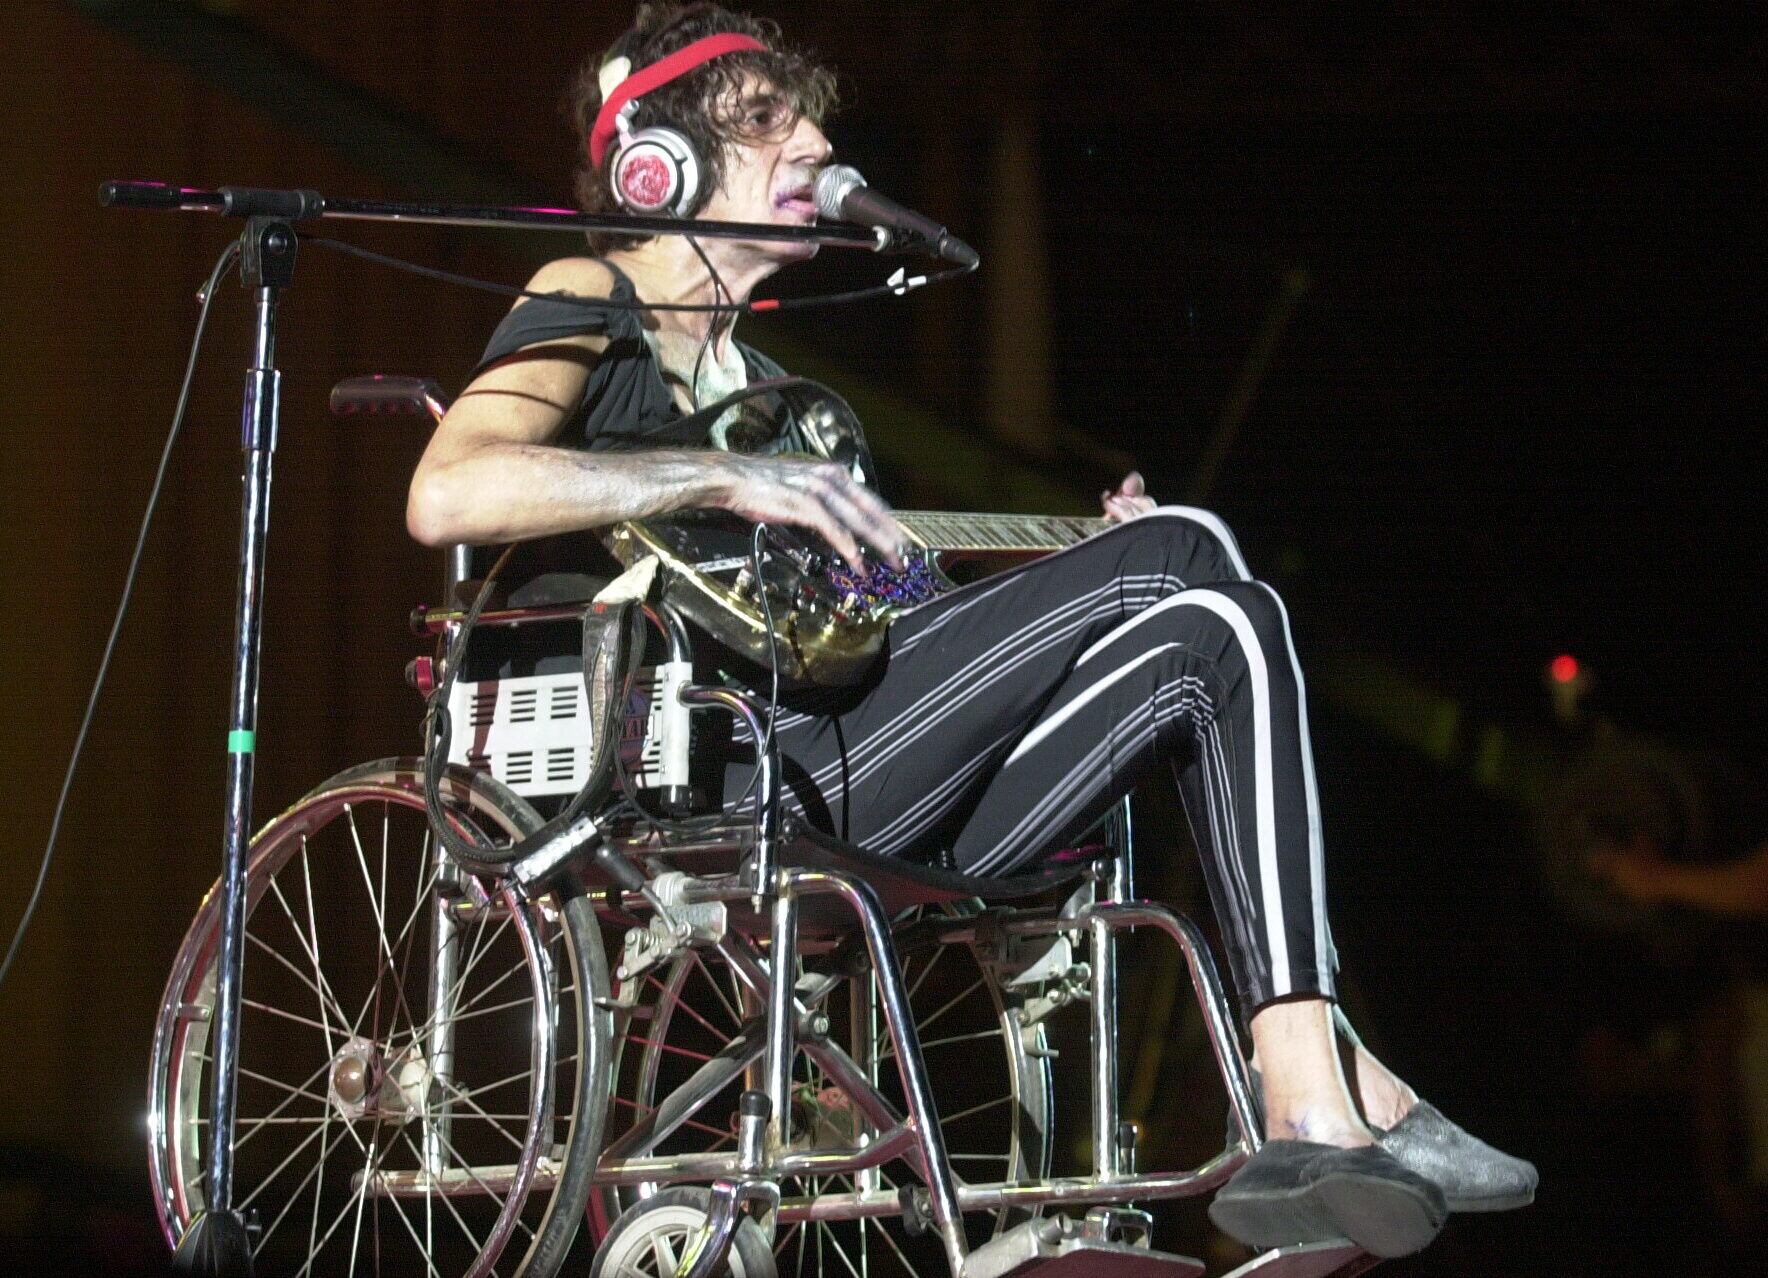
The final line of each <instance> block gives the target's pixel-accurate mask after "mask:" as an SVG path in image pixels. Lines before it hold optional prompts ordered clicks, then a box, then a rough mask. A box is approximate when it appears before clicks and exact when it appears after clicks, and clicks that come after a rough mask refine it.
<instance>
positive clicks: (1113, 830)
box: [1087, 798, 1131, 1182]
mask: <svg viewBox="0 0 1768 1278" xmlns="http://www.w3.org/2000/svg"><path fill="white" fill-rule="evenodd" d="M1106 830H1107V834H1106V839H1107V841H1108V842H1109V843H1110V845H1111V849H1112V853H1111V860H1110V862H1109V864H1108V866H1106V867H1105V873H1104V875H1103V876H1101V877H1100V878H1098V879H1096V880H1095V887H1094V892H1095V897H1094V900H1095V902H1097V901H1098V900H1099V899H1100V897H1101V896H1102V897H1103V899H1104V900H1105V901H1107V902H1110V903H1112V904H1116V903H1119V902H1122V901H1124V900H1126V899H1128V898H1127V897H1126V896H1124V895H1123V893H1124V891H1125V890H1126V888H1128V886H1129V884H1130V875H1131V868H1130V851H1131V850H1130V814H1129V800H1128V799H1127V798H1126V799H1124V800H1123V802H1122V803H1121V804H1119V805H1118V807H1117V810H1116V811H1114V812H1113V813H1112V814H1111V817H1110V820H1109V822H1108V824H1107V826H1106ZM1087 932H1088V935H1089V938H1090V940H1091V942H1092V968H1091V977H1090V980H1091V986H1092V990H1091V994H1092V999H1091V1003H1092V1035H1091V1038H1090V1040H1089V1043H1088V1056H1087V1059H1088V1064H1089V1066H1090V1068H1091V1072H1092V1082H1093V1089H1092V1090H1093V1105H1092V1135H1093V1175H1094V1176H1095V1177H1097V1178H1098V1179H1099V1180H1100V1181H1101V1182H1110V1181H1113V1180H1116V1179H1117V1177H1118V1176H1119V1174H1121V1173H1122V1171H1123V1167H1122V1159H1121V1157H1120V1154H1121V1151H1120V1149H1119V1148H1118V1133H1117V1116H1118V1105H1117V1102H1118V1095H1117V934H1116V932H1115V931H1114V930H1113V929H1112V927H1111V924H1110V923H1109V922H1107V921H1106V920H1105V919H1103V918H1101V917H1099V916H1097V915H1094V916H1093V917H1092V918H1090V919H1089V920H1088V923H1087Z"/></svg>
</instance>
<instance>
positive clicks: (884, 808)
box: [776, 507, 1335, 1013]
mask: <svg viewBox="0 0 1768 1278" xmlns="http://www.w3.org/2000/svg"><path fill="white" fill-rule="evenodd" d="M776 732H777V734H778V737H779V741H780V747H781V753H782V756H783V758H784V761H785V762H784V768H783V771H784V777H785V786H786V795H787V802H788V804H789V806H791V807H792V808H794V809H796V810H798V811H800V812H802V813H803V814H805V815H806V816H807V817H808V818H809V819H810V820H811V821H813V822H814V823H815V824H817V825H820V826H823V827H825V828H827V829H829V830H831V831H832V832H834V833H838V834H841V835H842V836H844V837H845V838H847V839H849V840H851V841H853V842H855V843H859V844H861V845H863V846H865V847H868V848H870V849H872V850H873V851H876V852H881V853H885V854H890V855H899V856H906V857H913V858H917V859H932V857H933V855H934V854H935V853H936V852H937V851H938V850H939V849H942V848H944V849H949V850H950V852H951V853H952V855H953V856H954V857H955V859H956V862H957V864H958V866H959V867H960V868H962V869H964V870H967V871H970V872H973V873H982V874H1005V873H1009V872H1011V871H1014V870H1016V869H1020V868H1023V867H1025V866H1026V865H1027V864H1028V863H1030V862H1033V861H1034V860H1035V859H1036V858H1038V857H1039V856H1041V855H1044V854H1047V853H1049V852H1051V851H1053V850H1055V849H1058V848H1061V847H1064V846H1067V845H1068V844H1069V843H1070V842H1071V841H1072V840H1074V839H1075V838H1077V837H1078V836H1079V835H1080V834H1081V833H1082V832H1084V831H1085V830H1086V829H1087V828H1088V827H1089V826H1090V825H1092V824H1093V823H1094V822H1095V821H1096V820H1097V819H1098V818H1099V817H1100V816H1101V815H1102V814H1103V813H1104V812H1105V811H1106V810H1107V809H1108V808H1109V807H1110V806H1111V805H1112V804H1113V803H1115V802H1116V801H1117V800H1119V799H1120V798H1122V797H1123V795H1124V794H1126V793H1128V791H1129V790H1130V788H1131V787H1132V786H1133V785H1134V784H1135V782H1136V780H1137V778H1138V777H1139V776H1141V775H1142V774H1144V773H1145V772H1146V771H1147V769H1148V767H1149V765H1151V764H1154V763H1157V762H1162V761H1164V762H1166V763H1169V764H1170V765H1171V767H1172V770H1173V773H1174V775H1175V777H1176V778H1177V781H1178V784H1179V787H1180V790H1181V793H1182V796H1183V799H1184V803H1185V810H1186V812H1187V814H1188V815H1189V817H1190V821H1191V828H1192V833H1193V835H1194V836H1195V841H1196V843H1197V846H1198V848H1199V849H1200V851H1201V852H1202V855H1203V863H1204V869H1205V871H1206V876H1207V879H1208V882H1209V888H1210V893H1211V897H1212V899H1213V901H1214V905H1215V909H1216V911H1217V914H1218V916H1219V918H1220V922H1221V927H1222V932H1223V935H1224V937H1225V938H1226V940H1227V944H1228V947H1229V958H1230V961H1231V963H1232V966H1233V972H1234V977H1235V982H1236V985H1237V987H1238V989H1239V992H1240V996H1241V1000H1242V1003H1243V1005H1244V1007H1245V1008H1246V1010H1247V1011H1248V1012H1249V1013H1250V1012H1251V1011H1252V1010H1253V1009H1256V1008H1257V1007H1259V1006H1262V1005H1263V1004H1265V1003H1268V1002H1270V1001H1271V1000H1273V999H1278V998H1282V997H1284V996H1286V995H1291V994H1298V993H1314V992H1317V993H1321V994H1325V995H1327V996H1328V997H1330V996H1331V995H1332V992H1333V985H1332V973H1333V969H1334V966H1335V965H1334V960H1333V955H1332V944H1331V938H1330V935H1329V932H1328V930H1327V925H1326V914H1325V888H1324V883H1323V878H1322V849H1321V840H1320V818H1319V805H1318V802H1317V800H1316V795H1315V789H1314V769H1313V759H1312V757H1311V754H1310V749H1309V745H1308V723H1307V702H1306V696H1305V693H1304V690H1303V687H1302V677H1301V668H1300V666H1299V664H1298V663H1297V661H1296V658H1295V652H1294V648H1293V646H1292V644H1291V642H1290V637H1289V625H1288V619H1287V616H1286V614H1285V613H1284V609H1283V604H1282V601H1281V600H1279V599H1278V597H1277V595H1276V593H1275V592H1274V591H1272V590H1271V588H1270V587H1269V586H1266V585H1264V584H1263V583H1262V582H1256V581H1253V580H1251V579H1250V574H1249V573H1248V572H1247V571H1246V565H1245V563H1244V561H1243V560H1242V559H1241V557H1240V551H1239V548H1238V547H1237V546H1236V545H1235V543H1234V538H1233V534H1231V533H1230V532H1229V531H1228V529H1227V527H1226V526H1225V525H1224V524H1223V523H1222V522H1221V521H1220V520H1219V519H1217V518H1216V517H1215V516H1213V515H1211V514H1209V513H1207V512H1205V511H1200V510H1193V509H1189V508H1185V507H1163V508H1161V509H1160V510H1158V511H1156V512H1154V513H1152V514H1149V515H1146V516H1143V517H1141V518H1139V519H1135V520H1132V521H1130V522H1129V523H1127V524H1122V525H1119V526H1116V527H1114V528H1112V529H1110V530H1108V531H1106V532H1103V533H1100V534H1098V535H1097V536H1095V537H1092V538H1090V539H1088V540H1087V541H1085V542H1083V543H1081V544H1080V545H1077V546H1073V547H1070V548H1069V549H1067V550H1064V551H1062V552H1060V553H1058V554H1054V555H1050V556H1048V557H1047V558H1044V559H1040V560H1038V561H1036V562H1035V563H1031V564H1027V565H1025V566H1024V567H1021V568H1018V569H1015V570H1014V571H1012V572H1009V573H1005V574H1002V575H1000V576H997V577H991V578H988V579H987V580H985V581H982V582H979V583H977V584H976V585H973V586H969V587H966V588H964V589H962V590H958V591H955V592H953V593H951V594H948V595H945V596H943V597H941V598H939V599H937V600H935V601H934V602H932V603H929V604H927V605H924V606H923V607H921V608H919V609H917V610H915V611H914V612H912V613H910V614H908V615H907V616H905V617H903V618H901V619H900V620H898V621H897V622H896V623H895V624H894V625H893V626H892V627H891V630H890V637H889V651H888V656H887V665H886V666H885V669H884V671H883V673H882V675H881V677H880V678H879V679H878V680H877V682H876V683H875V684H874V685H872V686H871V687H870V688H869V689H868V690H866V691H865V692H863V694H861V695H860V696H859V697H858V698H857V700H856V701H854V702H853V703H852V704H850V705H848V706H845V707H844V708H842V709H841V710H840V711H839V712H838V713H792V712H789V711H782V713H781V714H780V716H779V718H778V720H777V722H776Z"/></svg>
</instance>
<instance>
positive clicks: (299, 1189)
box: [238, 1128, 327, 1256]
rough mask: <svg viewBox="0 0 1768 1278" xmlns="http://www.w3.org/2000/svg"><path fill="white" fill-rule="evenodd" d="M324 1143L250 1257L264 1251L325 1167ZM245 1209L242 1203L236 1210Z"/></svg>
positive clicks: (254, 1191)
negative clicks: (265, 1245)
mask: <svg viewBox="0 0 1768 1278" xmlns="http://www.w3.org/2000/svg"><path fill="white" fill-rule="evenodd" d="M315 1135H319V1136H323V1135H324V1129H323V1128H321V1129H320V1131H319V1132H316V1133H315ZM326 1143H327V1142H326V1141H324V1140H323V1139H322V1140H321V1141H320V1144H319V1158H318V1160H317V1161H315V1162H314V1164H313V1166H312V1167H311V1168H309V1169H308V1171H307V1174H306V1175H305V1176H303V1177H301V1183H300V1184H298V1185H296V1186H295V1188H294V1192H293V1193H291V1194H290V1195H289V1199H288V1201H287V1202H286V1203H284V1204H283V1206H282V1210H281V1211H279V1212H277V1213H276V1219H275V1220H273V1221H271V1222H270V1225H269V1227H268V1228H266V1229H265V1230H264V1232H263V1233H261V1234H259V1235H258V1243H257V1246H255V1247H253V1248H252V1255H254V1256H256V1255H257V1254H258V1253H259V1252H260V1251H262V1250H263V1249H264V1244H265V1243H266V1242H268V1241H270V1235H271V1234H273V1233H275V1232H276V1227H277V1226H278V1225H280V1224H282V1222H283V1218H284V1217H285V1216H287V1215H288V1214H289V1212H291V1211H293V1210H294V1207H295V1204H296V1203H298V1202H300V1201H301V1195H302V1193H304V1192H305V1191H306V1189H307V1186H308V1184H309V1183H311V1182H312V1180H313V1178H314V1177H316V1176H318V1175H319V1173H320V1171H321V1170H322V1169H323V1168H324V1167H325V1149H326ZM296 1152H297V1153H298V1152H299V1151H298V1150H297V1151H296ZM269 1183H270V1182H269V1181H268V1180H266V1181H264V1182H263V1183H262V1184H260V1185H259V1186H258V1189H262V1188H264V1185H268V1184H269ZM252 1193H253V1196H254V1197H255V1196H256V1194H257V1190H253V1191H252ZM246 1201H247V1202H250V1201H251V1200H250V1199H249V1198H248V1199H247V1200H246ZM313 1201H314V1202H315V1203H317V1202H318V1201H319V1191H318V1190H314V1199H313ZM245 1209H246V1204H245V1203H243V1202H242V1203H241V1204H240V1205H239V1208H238V1210H240V1211H242V1212H243V1211H244V1210H245Z"/></svg>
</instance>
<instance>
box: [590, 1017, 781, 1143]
mask: <svg viewBox="0 0 1768 1278" xmlns="http://www.w3.org/2000/svg"><path fill="white" fill-rule="evenodd" d="M766 1046H767V1042H766V1037H765V1035H764V1033H763V1026H762V1024H761V1021H760V1018H757V1019H755V1020H753V1021H750V1022H749V1023H748V1024H746V1025H744V1026H743V1027H742V1028H741V1029H739V1030H738V1031H737V1032H736V1034H735V1035H734V1036H732V1038H731V1040H730V1042H728V1043H726V1044H725V1045H724V1046H723V1047H721V1048H719V1049H718V1052H717V1054H716V1055H714V1056H712V1057H711V1058H710V1059H708V1060H706V1061H703V1062H702V1063H701V1065H700V1067H699V1068H698V1069H696V1070H695V1071H694V1072H693V1074H692V1075H690V1076H689V1077H688V1079H687V1081H686V1082H684V1083H683V1084H682V1085H681V1086H680V1087H678V1088H676V1089H675V1090H674V1091H672V1092H670V1093H669V1095H668V1096H666V1097H664V1098H663V1099H662V1100H661V1101H660V1102H658V1103H657V1104H656V1105H655V1106H654V1107H652V1109H651V1111H650V1112H649V1113H647V1114H645V1115H644V1116H643V1117H641V1118H639V1119H638V1121H636V1122H635V1123H633V1125H632V1126H631V1127H630V1128H628V1129H627V1130H626V1131H624V1132H622V1133H621V1134H620V1138H619V1139H618V1140H615V1141H612V1142H610V1143H609V1145H608V1146H607V1148H606V1149H605V1150H604V1151H603V1155H602V1156H603V1157H604V1158H607V1159H613V1160H616V1161H619V1160H623V1159H630V1158H633V1157H638V1156H644V1155H648V1154H649V1153H650V1152H651V1151H652V1150H653V1149H655V1148H656V1147H657V1146H658V1145H660V1144H662V1143H663V1142H664V1141H666V1140H668V1139H669V1137H670V1136H672V1135H673V1134H674V1133H675V1132H676V1131H677V1130H679V1129H680V1127H681V1125H682V1124H683V1123H685V1122H687V1121H688V1119H690V1118H692V1117H693V1116H694V1115H695V1114H697V1113H699V1111H700V1110H701V1108H702V1107H704V1106H705V1104H706V1102H708V1101H709V1100H711V1099H712V1098H713V1097H714V1096H716V1095H718V1093H719V1092H721V1091H723V1090H724V1089H725V1088H726V1087H727V1086H729V1085H730V1083H731V1081H732V1080H733V1079H735V1078H736V1077H737V1076H738V1075H739V1074H741V1073H743V1071H744V1070H745V1069H746V1068H747V1067H748V1066H749V1064H750V1063H751V1062H753V1061H754V1060H756V1059H757V1058H758V1057H760V1056H761V1054H762V1052H763V1051H764V1050H765V1049H766Z"/></svg>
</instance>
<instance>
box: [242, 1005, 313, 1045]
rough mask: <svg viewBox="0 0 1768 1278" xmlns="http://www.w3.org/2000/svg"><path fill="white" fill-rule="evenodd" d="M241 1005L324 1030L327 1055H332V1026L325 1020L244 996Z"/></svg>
mask: <svg viewBox="0 0 1768 1278" xmlns="http://www.w3.org/2000/svg"><path fill="white" fill-rule="evenodd" d="M239 1005H240V1006H241V1007H249V1008H251V1009H252V1010H253V1011H256V1012H264V1013H266V1014H267V1015H270V1016H280V1017H282V1019H283V1020H285V1021H293V1022H294V1023H295V1024H297V1025H311V1026H312V1027H313V1028H314V1029H316V1030H321V1031H323V1032H324V1034H325V1036H326V1055H328V1056H329V1055H331V1053H332V1046H331V1026H330V1025H327V1024H325V1023H324V1022H323V1021H316V1020H314V1019H313V1018H312V1017H311V1016H302V1015H301V1014H300V1013H298V1012H285V1011H283V1010H282V1008H280V1007H272V1006H270V1004H268V1003H260V1002H258V1001H257V1000H256V999H250V998H242V999H240V1001H239Z"/></svg>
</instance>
